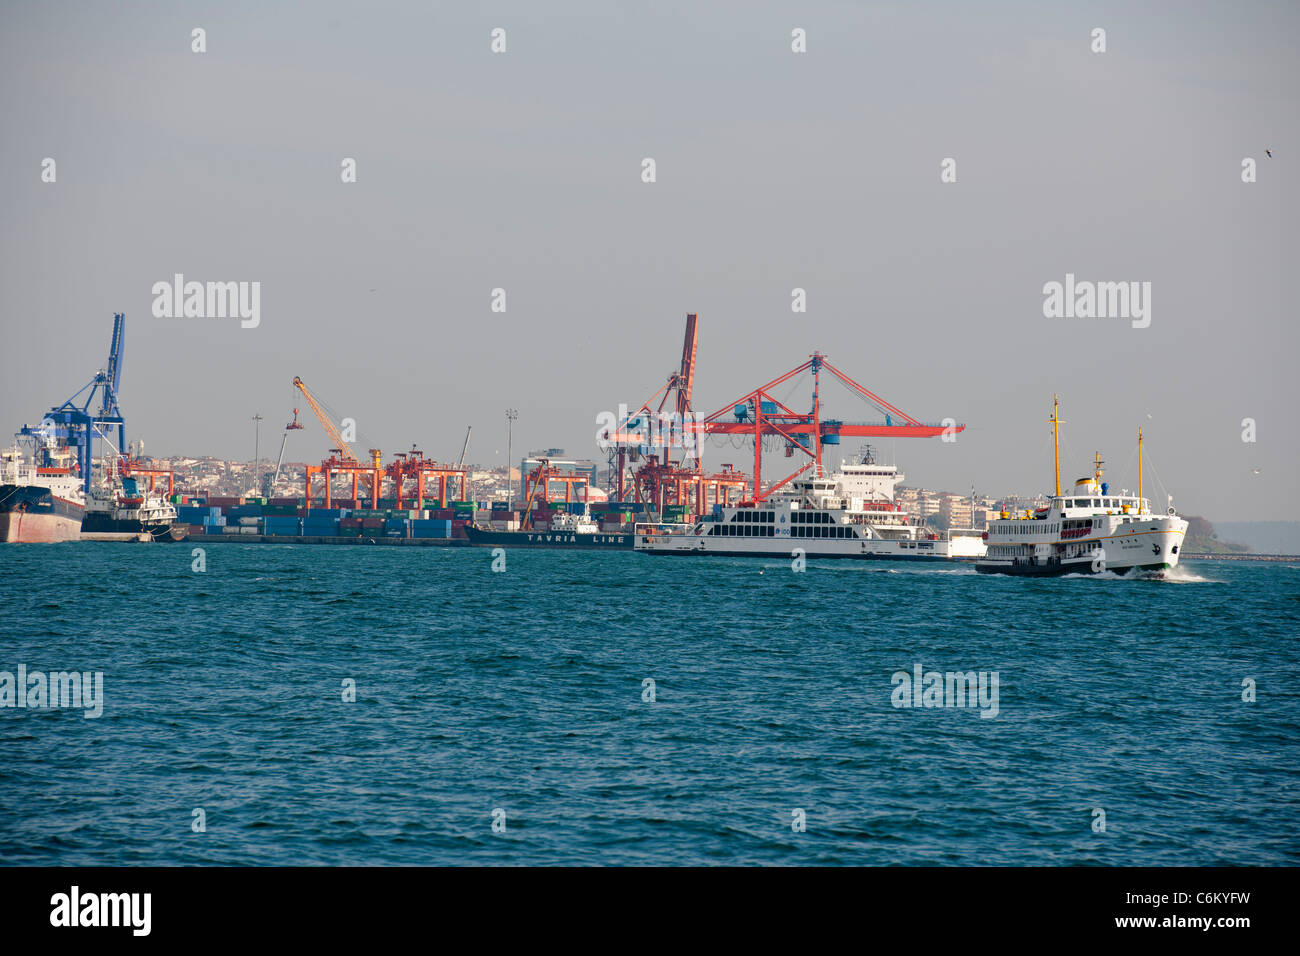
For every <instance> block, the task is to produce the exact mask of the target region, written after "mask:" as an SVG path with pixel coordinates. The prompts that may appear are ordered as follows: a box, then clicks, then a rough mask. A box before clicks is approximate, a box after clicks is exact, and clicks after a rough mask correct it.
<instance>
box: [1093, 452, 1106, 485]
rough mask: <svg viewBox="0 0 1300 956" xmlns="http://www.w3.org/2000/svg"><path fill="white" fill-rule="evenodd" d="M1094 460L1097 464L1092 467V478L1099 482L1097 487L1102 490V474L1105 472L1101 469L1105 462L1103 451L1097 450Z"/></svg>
mask: <svg viewBox="0 0 1300 956" xmlns="http://www.w3.org/2000/svg"><path fill="white" fill-rule="evenodd" d="M1094 462H1095V464H1094V465H1093V469H1092V480H1093V481H1095V482H1096V483H1097V488H1098V490H1099V491H1100V490H1101V476H1102V474H1103V472H1102V470H1101V466H1102V465H1103V464H1105V462H1103V461H1102V460H1101V452H1097V454H1096V456H1095V458H1094Z"/></svg>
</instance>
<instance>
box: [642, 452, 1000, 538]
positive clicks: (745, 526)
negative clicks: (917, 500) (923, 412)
mask: <svg viewBox="0 0 1300 956" xmlns="http://www.w3.org/2000/svg"><path fill="white" fill-rule="evenodd" d="M902 480H903V475H902V474H900V473H899V471H898V469H897V468H896V467H894V466H893V465H880V464H877V463H876V462H875V461H873V460H872V456H871V454H870V450H869V449H868V451H867V452H866V453H865V454H864V455H863V456H862V461H861V462H860V463H859V464H855V465H850V464H844V463H841V466H840V470H839V471H838V472H836V473H834V474H829V475H814V476H813V477H810V478H804V479H802V480H795V481H793V482H791V483H790V485H789V488H788V490H786V489H781V490H778V491H776V492H774V493H772V494H770V495H768V497H767V498H766V499H764V500H763V501H760V502H758V503H756V504H754V503H742V504H740V505H736V506H731V507H722V506H717V507H715V509H714V513H713V514H712V515H710V516H707V517H705V518H704V519H703V520H700V521H697V522H695V523H688V524H671V523H668V524H665V523H658V524H656V523H645V524H638V525H637V526H636V528H635V543H634V544H633V547H634V548H635V549H636V550H637V551H644V552H645V553H647V554H679V555H681V554H717V555H727V556H733V557H769V558H773V557H779V558H791V557H794V556H796V554H795V549H802V551H803V556H804V557H808V558H860V559H881V560H893V561H932V562H946V561H954V560H956V561H962V560H965V561H973V560H975V559H976V558H978V557H980V556H981V555H983V554H984V551H985V545H984V542H983V540H982V539H981V537H980V532H978V531H976V530H974V529H959V530H952V531H936V530H933V529H930V528H928V527H926V526H925V525H924V524H923V523H921V522H919V521H915V520H913V518H912V516H911V515H909V514H908V513H907V512H906V511H904V510H903V508H902V507H900V506H899V505H898V504H897V503H896V502H895V500H894V486H895V485H897V484H898V483H899V482H900V481H902Z"/></svg>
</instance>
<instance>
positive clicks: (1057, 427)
mask: <svg viewBox="0 0 1300 956" xmlns="http://www.w3.org/2000/svg"><path fill="white" fill-rule="evenodd" d="M1059 407H1060V402H1059V401H1058V396H1056V395H1053V396H1052V417H1051V418H1049V419H1048V420H1047V421H1048V423H1049V424H1050V425H1051V426H1052V444H1053V446H1054V454H1055V458H1056V497H1058V498H1059V497H1061V426H1062V425H1064V424H1065V423H1064V422H1063V421H1061V417H1060V415H1059V414H1058V413H1057V409H1058V408H1059Z"/></svg>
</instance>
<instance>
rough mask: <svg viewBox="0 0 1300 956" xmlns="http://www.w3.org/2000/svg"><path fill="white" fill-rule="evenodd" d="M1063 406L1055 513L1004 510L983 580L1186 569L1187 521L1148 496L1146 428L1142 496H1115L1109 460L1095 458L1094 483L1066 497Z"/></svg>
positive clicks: (993, 531)
mask: <svg viewBox="0 0 1300 956" xmlns="http://www.w3.org/2000/svg"><path fill="white" fill-rule="evenodd" d="M1059 407H1060V406H1059V402H1058V401H1057V400H1056V397H1055V396H1053V399H1052V417H1051V418H1050V419H1048V422H1049V423H1050V424H1051V426H1052V433H1053V438H1054V445H1055V449H1056V450H1055V454H1056V494H1055V495H1053V496H1052V498H1051V499H1050V500H1049V501H1048V503H1047V507H1045V508H1039V509H1037V510H1030V511H1025V512H1024V513H1023V514H1021V515H1014V516H1013V515H1010V514H1008V513H1007V512H1005V511H1004V512H1003V513H1002V515H1001V517H1000V518H999V519H998V520H996V521H993V522H992V523H990V524H989V530H988V532H987V533H986V537H987V540H988V554H987V556H986V557H985V558H984V559H983V560H981V561H978V562H976V564H975V570H976V571H979V572H980V573H982V574H1020V575H1028V576H1033V577H1043V576H1059V575H1062V574H1101V573H1104V572H1106V571H1113V572H1115V573H1117V574H1125V573H1127V572H1129V571H1134V570H1136V571H1139V572H1142V573H1144V574H1146V575H1147V576H1154V577H1163V576H1164V574H1165V572H1166V571H1168V570H1169V569H1170V568H1173V567H1176V566H1177V564H1178V557H1179V555H1178V552H1179V550H1180V549H1181V548H1182V544H1183V537H1184V535H1185V534H1186V533H1187V521H1186V520H1185V519H1183V518H1180V517H1179V516H1178V514H1177V513H1176V512H1175V511H1174V509H1173V506H1172V504H1170V506H1169V508H1168V509H1167V512H1166V513H1165V514H1156V513H1154V512H1153V511H1152V510H1151V502H1150V501H1148V500H1147V498H1146V497H1145V495H1144V487H1143V465H1142V440H1143V439H1142V429H1140V428H1139V429H1138V493H1137V495H1136V496H1133V495H1129V494H1128V493H1127V492H1122V493H1121V494H1119V495H1114V494H1111V491H1110V486H1109V485H1108V484H1107V483H1106V482H1104V481H1102V480H1101V477H1102V468H1101V466H1102V464H1103V462H1102V460H1101V455H1100V454H1098V455H1097V456H1096V457H1095V459H1094V465H1093V474H1092V477H1091V478H1080V479H1078V480H1077V481H1076V482H1075V483H1074V490H1073V491H1071V492H1069V493H1068V494H1065V495H1062V494H1061V444H1060V426H1061V425H1062V424H1063V423H1062V422H1061V420H1060V416H1059V414H1058V412H1059Z"/></svg>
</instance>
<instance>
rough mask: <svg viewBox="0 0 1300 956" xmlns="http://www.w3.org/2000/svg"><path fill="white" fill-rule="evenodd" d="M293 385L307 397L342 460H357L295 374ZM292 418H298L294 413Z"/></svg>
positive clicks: (305, 385) (319, 405)
mask: <svg viewBox="0 0 1300 956" xmlns="http://www.w3.org/2000/svg"><path fill="white" fill-rule="evenodd" d="M293 385H294V388H296V389H298V391H300V392H302V394H303V397H304V398H305V399H307V404H308V405H310V406H311V410H312V411H313V412H315V413H316V417H317V418H319V419H320V424H321V427H322V428H324V429H325V433H326V434H327V435H329V436H330V441H332V442H334V448H335V449H336V450H337V451H338V453H339V454H340V455H341V456H342V458H343V460H344V461H357V460H358V459H357V454H356V452H354V451H353V450H352V448H351V447H350V446H349V445H348V443H347V442H345V441H344V440H343V433H342V432H340V431H339V429H338V426H337V425H335V424H334V421H333V420H332V419H331V418H330V416H329V415H327V414H325V409H323V408H321V404H320V402H318V401H316V396H315V395H313V394H312V393H311V391H310V390H309V389H308V388H307V383H306V382H304V381H303V380H302V379H300V378H299V377H298V376H297V375H295V376H294V377H293ZM293 420H294V421H295V422H296V421H297V420H298V416H297V415H296V414H295V415H294V419H293ZM372 454H373V450H372Z"/></svg>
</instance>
